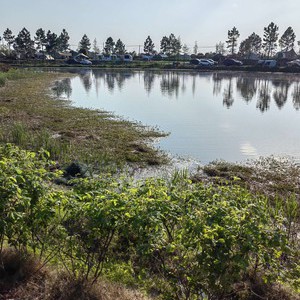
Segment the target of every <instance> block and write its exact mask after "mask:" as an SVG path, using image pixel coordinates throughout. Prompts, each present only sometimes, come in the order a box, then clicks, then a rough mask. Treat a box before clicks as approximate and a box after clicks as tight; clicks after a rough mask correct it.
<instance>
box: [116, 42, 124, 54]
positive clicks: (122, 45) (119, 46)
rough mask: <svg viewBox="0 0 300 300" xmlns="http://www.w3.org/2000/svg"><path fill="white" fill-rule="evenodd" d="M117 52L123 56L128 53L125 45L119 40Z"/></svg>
mask: <svg viewBox="0 0 300 300" xmlns="http://www.w3.org/2000/svg"><path fill="white" fill-rule="evenodd" d="M115 52H116V54H118V55H123V54H125V52H126V51H125V44H124V43H123V42H122V41H121V40H120V39H118V40H117V42H116V46H115Z"/></svg>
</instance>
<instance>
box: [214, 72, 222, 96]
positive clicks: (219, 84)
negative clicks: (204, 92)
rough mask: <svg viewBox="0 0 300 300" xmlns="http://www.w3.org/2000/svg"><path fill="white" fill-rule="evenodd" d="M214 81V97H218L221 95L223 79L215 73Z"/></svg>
mask: <svg viewBox="0 0 300 300" xmlns="http://www.w3.org/2000/svg"><path fill="white" fill-rule="evenodd" d="M212 79H213V95H214V96H218V95H219V94H220V93H221V88H222V81H223V77H222V76H220V74H218V73H214V74H213V76H212Z"/></svg>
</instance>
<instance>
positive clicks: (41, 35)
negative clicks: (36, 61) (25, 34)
mask: <svg viewBox="0 0 300 300" xmlns="http://www.w3.org/2000/svg"><path fill="white" fill-rule="evenodd" d="M34 41H35V44H36V48H37V50H40V49H42V50H44V47H45V46H46V44H47V37H46V33H45V30H43V29H42V28H39V29H38V30H37V31H36V33H35V37H34Z"/></svg>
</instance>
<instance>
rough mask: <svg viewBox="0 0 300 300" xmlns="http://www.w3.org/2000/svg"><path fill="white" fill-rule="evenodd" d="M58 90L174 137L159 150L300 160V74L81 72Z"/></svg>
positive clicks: (203, 156)
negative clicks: (272, 156) (286, 157)
mask: <svg viewBox="0 0 300 300" xmlns="http://www.w3.org/2000/svg"><path fill="white" fill-rule="evenodd" d="M76 72H77V74H78V75H77V76H75V77H74V78H71V79H65V80H63V81H61V82H59V83H57V89H56V92H57V95H58V96H63V97H64V98H68V99H70V100H71V101H72V103H73V105H74V106H79V107H86V108H97V109H103V110H106V111H111V112H114V113H115V114H116V115H118V116H121V117H122V118H124V119H129V120H134V121H138V122H141V123H143V124H145V125H149V126H155V127H156V126H157V127H158V128H159V129H160V130H162V131H164V132H168V133H170V135H169V136H168V137H166V138H163V139H161V140H160V141H159V143H158V145H157V146H158V147H159V148H160V149H162V150H165V151H167V152H169V153H171V154H172V155H175V156H177V155H178V156H180V157H185V158H193V159H196V160H198V161H200V162H201V163H208V162H210V161H212V160H215V159H224V160H227V161H232V162H236V161H243V160H245V159H247V158H256V157H258V156H267V155H276V156H292V157H294V158H295V159H296V160H297V161H298V162H299V161H300V151H299V150H300V77H299V75H293V74H286V75H285V74H271V73H270V74H259V73H229V72H224V73H222V72H218V73H211V72H209V73H191V72H171V71H161V72H154V71H127V70H126V71H115V72H114V71H103V70H82V69H81V70H78V71H76Z"/></svg>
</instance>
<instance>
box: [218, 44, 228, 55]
mask: <svg viewBox="0 0 300 300" xmlns="http://www.w3.org/2000/svg"><path fill="white" fill-rule="evenodd" d="M216 53H217V54H222V55H224V54H225V53H226V50H225V44H224V43H223V42H219V43H217V44H216Z"/></svg>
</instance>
